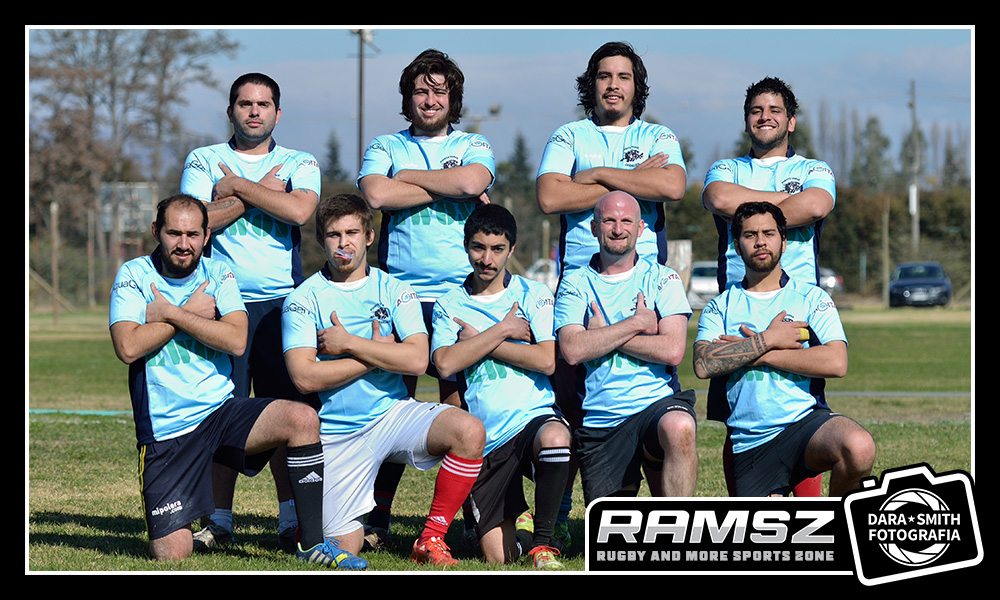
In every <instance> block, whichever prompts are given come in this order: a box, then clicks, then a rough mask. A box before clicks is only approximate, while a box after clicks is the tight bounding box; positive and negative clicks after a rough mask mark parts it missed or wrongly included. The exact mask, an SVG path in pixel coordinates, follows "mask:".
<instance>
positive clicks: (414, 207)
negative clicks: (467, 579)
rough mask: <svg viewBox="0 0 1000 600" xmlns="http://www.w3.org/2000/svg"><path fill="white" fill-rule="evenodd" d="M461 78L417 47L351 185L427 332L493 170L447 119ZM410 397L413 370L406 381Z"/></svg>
mask: <svg viewBox="0 0 1000 600" xmlns="http://www.w3.org/2000/svg"><path fill="white" fill-rule="evenodd" d="M464 87H465V75H464V74H463V73H462V71H461V69H459V68H458V65H457V64H455V62H454V61H453V60H452V59H451V58H449V57H448V55H446V54H444V53H443V52H440V51H438V50H433V49H429V50H425V51H424V52H422V53H420V55H419V56H417V57H416V58H415V59H414V60H413V61H412V62H411V63H410V64H409V65H407V67H406V68H405V69H403V72H402V74H401V75H400V78H399V92H400V94H401V96H402V112H401V114H402V115H403V118H404V119H405V120H406V121H408V122H409V123H410V126H409V127H407V128H406V129H404V130H402V131H400V132H398V133H394V134H389V135H380V136H378V137H376V138H375V139H374V140H373V141H372V142H371V143H370V144H369V145H368V149H367V150H366V151H365V155H364V160H363V162H362V165H361V171H360V173H359V174H358V181H357V183H358V188H359V189H360V190H361V192H362V195H363V196H364V197H365V199H366V200H367V201H368V204H369V206H371V207H372V208H373V209H376V210H381V211H382V224H381V232H380V234H379V247H378V260H379V266H380V267H381V268H382V269H383V270H385V271H387V272H388V273H390V274H391V275H393V276H395V277H397V278H398V279H400V280H401V281H403V282H404V283H406V284H407V285H409V286H410V287H411V288H413V291H414V292H416V294H417V297H418V298H419V299H420V303H421V306H422V307H423V313H424V322H425V325H426V327H427V328H428V331H431V327H432V323H431V310H432V308H433V306H434V301H435V300H437V298H438V297H440V296H441V294H443V293H444V292H445V291H447V290H449V289H451V288H452V287H454V286H456V285H459V284H461V283H462V281H463V280H464V279H465V276H466V275H468V273H469V268H468V259H467V258H466V255H465V249H464V248H462V235H463V230H462V227H463V224H464V223H465V219H466V218H467V217H468V216H469V213H471V212H472V210H473V209H474V208H475V207H476V206H478V205H479V204H482V203H486V202H488V201H489V200H488V197H487V195H486V191H487V190H488V189H489V187H490V186H491V185H492V184H493V177H494V173H495V170H496V165H495V159H494V157H493V150H492V149H491V148H490V144H489V142H487V141H486V138H485V137H483V136H481V135H479V134H470V133H465V132H462V131H459V130H457V129H455V128H454V127H453V126H454V125H455V124H457V123H458V122H459V120H460V117H461V114H462V96H463V92H464ZM428 373H429V374H430V375H432V376H434V377H436V378H437V379H438V388H439V390H438V391H439V394H440V399H441V401H442V402H445V403H447V404H451V405H453V406H461V404H462V402H461V398H460V396H459V393H458V387H457V384H456V383H455V381H454V378H450V379H449V378H441V377H439V376H438V374H437V372H436V371H435V370H434V368H433V365H429V371H428ZM406 382H407V387H408V389H409V393H410V395H411V396H413V395H415V394H416V385H417V377H415V376H410V377H407V378H406ZM401 475H402V466H398V467H393V466H392V465H387V466H386V468H385V469H383V473H382V475H381V476H380V480H379V482H378V483H377V484H376V498H377V501H378V502H379V506H378V507H377V508H376V510H375V511H373V512H372V514H371V515H370V516H369V521H368V524H369V526H370V527H371V528H372V530H371V531H370V532H369V542H376V543H377V539H378V538H379V537H380V535H381V534H382V532H383V531H384V532H385V535H388V531H389V521H390V512H391V506H392V500H393V496H394V494H395V489H396V486H397V484H398V483H399V478H400V476H401Z"/></svg>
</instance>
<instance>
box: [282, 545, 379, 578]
mask: <svg viewBox="0 0 1000 600" xmlns="http://www.w3.org/2000/svg"><path fill="white" fill-rule="evenodd" d="M339 543H340V542H339V541H338V540H336V539H334V538H324V539H323V543H321V544H316V545H315V546H313V547H312V548H309V549H307V550H303V549H302V544H296V546H295V556H296V558H298V559H299V560H301V561H304V562H307V563H317V564H321V565H323V566H325V567H333V568H335V569H348V570H351V571H363V570H365V569H367V568H368V561H367V560H365V559H363V558H361V557H360V556H354V555H353V554H351V553H350V552H346V551H344V550H341V549H340V547H339V546H338V544H339Z"/></svg>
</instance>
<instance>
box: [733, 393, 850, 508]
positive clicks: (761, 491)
mask: <svg viewBox="0 0 1000 600" xmlns="http://www.w3.org/2000/svg"><path fill="white" fill-rule="evenodd" d="M834 416H837V415H836V413H833V412H830V409H829V408H826V407H816V408H814V409H813V411H812V412H811V413H809V414H808V415H806V416H805V417H803V418H802V419H799V420H798V421H796V422H795V423H792V424H791V425H789V426H788V427H785V429H784V430H782V432H781V433H779V434H778V435H777V437H775V438H774V439H772V440H770V441H768V442H766V443H764V444H761V445H760V446H757V447H756V448H751V449H749V450H746V451H745V452H740V453H738V454H734V455H733V481H734V494H733V495H734V496H739V497H745V498H761V497H764V496H769V495H771V494H781V495H782V496H787V495H788V494H789V493H790V492H791V490H792V489H793V488H794V487H795V486H797V485H798V484H799V483H801V482H802V481H805V480H806V479H809V478H810V477H815V476H816V475H818V474H819V471H814V470H812V469H810V468H809V467H808V466H806V462H805V456H806V446H808V445H809V440H811V439H812V436H813V434H815V433H816V430H818V429H819V428H820V427H822V426H823V424H824V423H826V422H827V421H829V420H830V419H832V418H833V417H834Z"/></svg>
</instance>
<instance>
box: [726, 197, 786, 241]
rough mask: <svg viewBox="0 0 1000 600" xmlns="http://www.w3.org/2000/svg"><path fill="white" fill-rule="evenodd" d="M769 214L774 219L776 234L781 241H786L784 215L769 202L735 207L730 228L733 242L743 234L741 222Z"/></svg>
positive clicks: (748, 203)
mask: <svg viewBox="0 0 1000 600" xmlns="http://www.w3.org/2000/svg"><path fill="white" fill-rule="evenodd" d="M763 214H770V215H771V216H772V217H774V222H775V223H777V224H778V233H779V234H780V235H781V239H783V240H784V239H787V233H788V222H787V221H786V220H785V213H783V212H781V209H780V208H778V205H777V204H771V203H770V202H744V203H743V204H740V205H739V206H737V207H736V212H734V213H733V223H732V225H731V226H730V227H731V230H732V236H733V239H734V240H738V239H739V237H740V236H741V235H742V234H743V222H744V221H746V220H747V219H749V218H750V217H754V216H757V215H763Z"/></svg>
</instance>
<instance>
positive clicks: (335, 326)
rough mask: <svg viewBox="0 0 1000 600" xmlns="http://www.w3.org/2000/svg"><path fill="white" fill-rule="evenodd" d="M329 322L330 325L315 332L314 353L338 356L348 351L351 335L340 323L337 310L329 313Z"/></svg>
mask: <svg viewBox="0 0 1000 600" xmlns="http://www.w3.org/2000/svg"><path fill="white" fill-rule="evenodd" d="M330 322H331V323H332V325H331V326H330V327H327V328H326V329H320V330H319V331H317V332H316V354H326V355H328V356H338V355H340V354H346V353H348V350H347V347H348V344H349V341H350V339H351V337H353V336H352V335H351V334H350V333H348V331H347V329H345V328H344V326H343V325H342V324H341V323H340V319H338V318H337V311H333V312H332V313H330ZM373 336H374V332H373ZM372 339H374V337H373V338H372Z"/></svg>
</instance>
